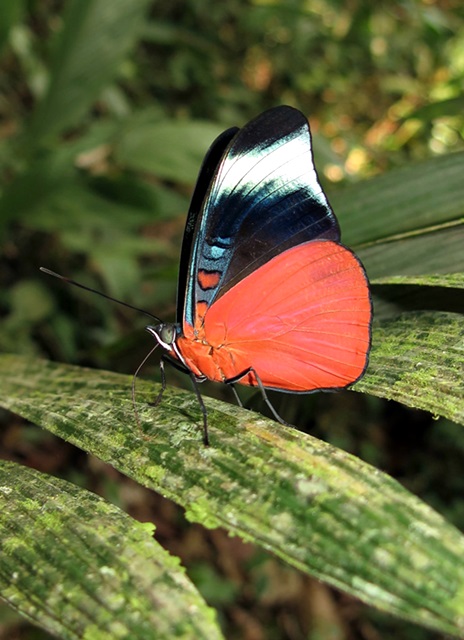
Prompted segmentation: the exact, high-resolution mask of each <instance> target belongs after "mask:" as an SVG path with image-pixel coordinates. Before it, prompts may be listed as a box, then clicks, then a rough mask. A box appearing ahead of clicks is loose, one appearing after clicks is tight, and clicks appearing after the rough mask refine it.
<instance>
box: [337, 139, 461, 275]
mask: <svg viewBox="0 0 464 640" xmlns="http://www.w3.org/2000/svg"><path fill="white" fill-rule="evenodd" d="M463 175H464V152H460V153H452V154H449V155H446V156H441V157H437V158H432V159H430V160H426V161H425V162H420V163H417V164H412V165H411V166H407V167H404V168H402V169H397V170H395V171H390V172H389V173H385V174H383V175H381V176H378V177H375V178H372V179H371V180H365V181H363V182H359V183H357V184H354V185H352V186H349V187H347V188H345V189H340V190H338V191H333V192H330V202H331V204H332V206H333V208H334V211H335V212H336V214H337V217H338V218H339V220H340V224H341V228H342V231H343V241H344V242H345V243H346V244H348V245H349V246H353V245H355V246H359V245H361V244H364V243H368V242H369V243H371V242H373V241H378V240H385V239H389V240H391V239H392V236H396V235H398V234H406V233H412V232H414V233H417V232H418V230H424V231H425V230H427V231H428V232H429V233H431V232H432V230H433V228H434V227H437V226H440V225H441V226H443V225H444V224H445V223H450V222H455V221H456V220H458V219H459V218H462V216H463V212H464V205H463V203H464V180H463V179H462V176H463ZM461 264H462V262H461ZM457 270H458V269H454V271H457ZM462 270H464V269H462Z"/></svg>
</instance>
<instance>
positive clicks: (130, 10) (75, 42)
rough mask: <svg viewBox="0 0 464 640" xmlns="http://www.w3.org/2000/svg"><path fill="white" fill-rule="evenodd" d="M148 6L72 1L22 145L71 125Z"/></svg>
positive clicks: (143, 2) (144, 1) (125, 48)
mask: <svg viewBox="0 0 464 640" xmlns="http://www.w3.org/2000/svg"><path fill="white" fill-rule="evenodd" d="M148 5H149V0H113V1H112V2H106V0H73V1H72V2H71V3H70V4H69V5H68V8H67V12H66V15H65V18H64V20H65V24H64V28H63V31H62V32H61V34H60V37H59V42H58V43H57V46H56V49H55V52H54V56H53V60H52V63H51V74H50V84H49V87H48V91H47V93H46V95H45V97H44V99H43V100H42V102H41V103H40V104H39V106H38V108H37V110H36V112H35V113H34V117H33V119H32V122H31V126H30V128H29V130H28V132H27V136H26V139H27V140H28V144H29V146H37V145H38V144H39V143H40V142H42V141H43V140H45V139H48V138H50V137H53V136H56V135H58V134H59V133H61V132H62V131H63V130H65V129H66V128H67V127H70V126H73V125H76V124H77V122H78V120H79V118H81V117H82V116H83V115H84V114H85V112H86V111H87V110H88V109H89V107H90V106H91V104H92V103H93V102H94V100H95V99H96V98H97V97H98V95H99V93H100V92H101V91H102V89H103V87H104V86H105V84H107V83H109V82H110V81H111V80H112V79H113V78H114V76H115V74H116V72H117V69H118V66H119V65H120V63H121V61H122V60H123V59H124V57H125V56H126V55H127V53H128V52H129V50H130V48H131V47H132V46H134V44H135V43H136V41H137V39H138V37H139V35H140V32H141V28H142V26H143V20H144V17H145V13H146V10H147V7H148Z"/></svg>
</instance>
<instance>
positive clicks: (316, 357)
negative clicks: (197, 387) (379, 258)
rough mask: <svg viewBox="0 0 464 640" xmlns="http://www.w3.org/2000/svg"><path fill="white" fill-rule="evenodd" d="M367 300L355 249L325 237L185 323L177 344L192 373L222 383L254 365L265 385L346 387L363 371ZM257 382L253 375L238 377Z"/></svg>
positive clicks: (286, 255)
mask: <svg viewBox="0 0 464 640" xmlns="http://www.w3.org/2000/svg"><path fill="white" fill-rule="evenodd" d="M370 320H371V302H370V296H369V289H368V283H367V278H366V275H365V273H364V269H363V268H362V266H361V265H360V263H359V261H358V260H357V258H356V257H355V256H354V254H353V253H352V252H351V251H350V250H349V249H346V248H345V247H344V246H342V245H340V244H338V243H336V242H332V241H329V240H320V241H310V242H306V243H303V244H300V245H297V246H295V247H292V248H290V249H288V250H286V251H284V252H282V253H281V254H279V255H277V256H276V257H274V258H272V259H271V260H269V262H267V263H265V264H264V265H263V266H261V267H260V268H258V269H257V270H256V271H254V272H252V273H251V274H250V275H248V276H247V277H245V278H244V279H243V280H241V281H239V282H238V283H237V284H236V285H235V286H233V287H232V288H231V289H230V290H229V291H227V292H226V293H225V294H224V295H223V296H222V297H220V298H219V299H218V300H217V301H216V302H214V303H213V304H212V305H211V306H210V307H206V308H205V306H204V305H203V308H202V309H200V308H198V309H197V310H196V314H195V326H194V327H192V326H191V325H189V324H188V323H186V322H184V326H183V336H181V337H179V338H178V340H177V347H178V349H179V351H180V353H181V355H182V357H183V358H184V361H185V364H186V365H187V366H188V367H189V368H190V369H191V370H192V371H193V373H194V374H195V375H197V376H206V377H207V378H209V379H210V380H216V381H227V380H231V379H234V378H237V377H238V376H240V375H241V374H244V373H245V372H248V371H249V369H250V368H252V369H253V370H254V371H256V373H257V374H258V376H259V378H260V379H261V381H262V383H263V385H264V386H265V387H267V388H271V389H272V388H273V389H280V390H286V391H293V392H305V391H306V392H307V391H312V390H314V389H330V388H340V387H345V386H347V385H349V384H351V383H353V382H355V381H356V380H357V379H358V378H359V377H360V376H361V375H362V373H363V372H364V369H365V367H366V364H367V358H368V352H369V347H370ZM237 382H241V383H242V384H247V385H252V386H255V385H256V378H255V376H254V374H253V373H252V372H250V373H247V374H246V375H244V377H242V378H241V379H239V380H237Z"/></svg>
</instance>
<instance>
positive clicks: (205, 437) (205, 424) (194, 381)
mask: <svg viewBox="0 0 464 640" xmlns="http://www.w3.org/2000/svg"><path fill="white" fill-rule="evenodd" d="M189 376H190V380H191V381H192V385H193V389H194V391H195V395H196V396H197V400H198V404H199V405H200V409H201V412H202V414H203V444H204V445H205V447H209V436H208V411H207V409H206V406H205V403H204V401H203V397H202V395H201V393H200V389H199V388H198V380H197V378H196V377H195V375H194V374H193V373H190V372H189Z"/></svg>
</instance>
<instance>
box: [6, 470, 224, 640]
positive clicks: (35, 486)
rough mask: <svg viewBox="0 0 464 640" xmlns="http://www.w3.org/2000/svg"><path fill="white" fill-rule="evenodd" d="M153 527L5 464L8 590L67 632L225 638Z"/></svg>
mask: <svg viewBox="0 0 464 640" xmlns="http://www.w3.org/2000/svg"><path fill="white" fill-rule="evenodd" d="M152 530H153V525H151V524H150V525H147V524H142V523H140V522H136V521H135V520H133V519H132V518H129V516H127V514H125V513H123V512H122V511H121V510H120V509H118V508H117V507H114V506H113V505H110V504H109V503H108V502H106V501H104V500H103V499H102V498H100V497H98V496H96V495H94V494H92V493H90V492H88V491H86V490H84V489H81V488H78V487H76V486H74V485H72V484H69V483H68V482H65V481H64V480H61V479H58V478H52V477H50V476H47V475H45V474H41V473H39V472H37V471H34V470H32V469H28V468H26V467H22V466H20V465H18V464H15V463H13V462H5V461H1V462H0V535H1V540H2V546H1V550H0V596H1V597H2V598H3V599H4V600H5V601H6V602H7V603H9V604H10V605H11V606H12V607H13V608H14V609H16V610H17V611H19V612H20V613H21V614H23V615H24V616H26V617H27V618H29V619H30V620H31V621H32V622H35V623H36V624H38V625H39V626H41V627H43V628H44V629H47V630H48V631H50V632H51V633H53V634H55V635H57V636H59V637H60V638H64V639H76V640H77V639H78V638H112V639H115V640H116V639H118V638H121V639H122V638H125V639H127V640H129V639H130V640H132V639H133V640H135V639H136V638H140V639H145V638H152V637H155V636H156V638H166V639H169V640H171V638H185V639H187V638H205V639H208V640H209V638H221V637H222V635H221V632H220V631H219V628H218V627H217V624H216V623H215V620H214V613H213V611H212V610H211V609H208V607H207V606H206V604H205V602H204V601H203V599H202V598H201V596H200V595H199V593H198V592H197V591H196V589H195V587H194V586H193V585H192V584H191V582H190V581H189V580H188V578H187V577H186V575H185V572H184V570H183V568H182V567H181V566H180V564H179V560H178V559H177V558H175V557H172V556H170V555H169V554H168V553H167V551H165V550H164V549H163V548H162V547H160V546H159V545H158V543H157V542H156V541H155V540H154V539H153V537H152V533H153V531H152Z"/></svg>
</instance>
